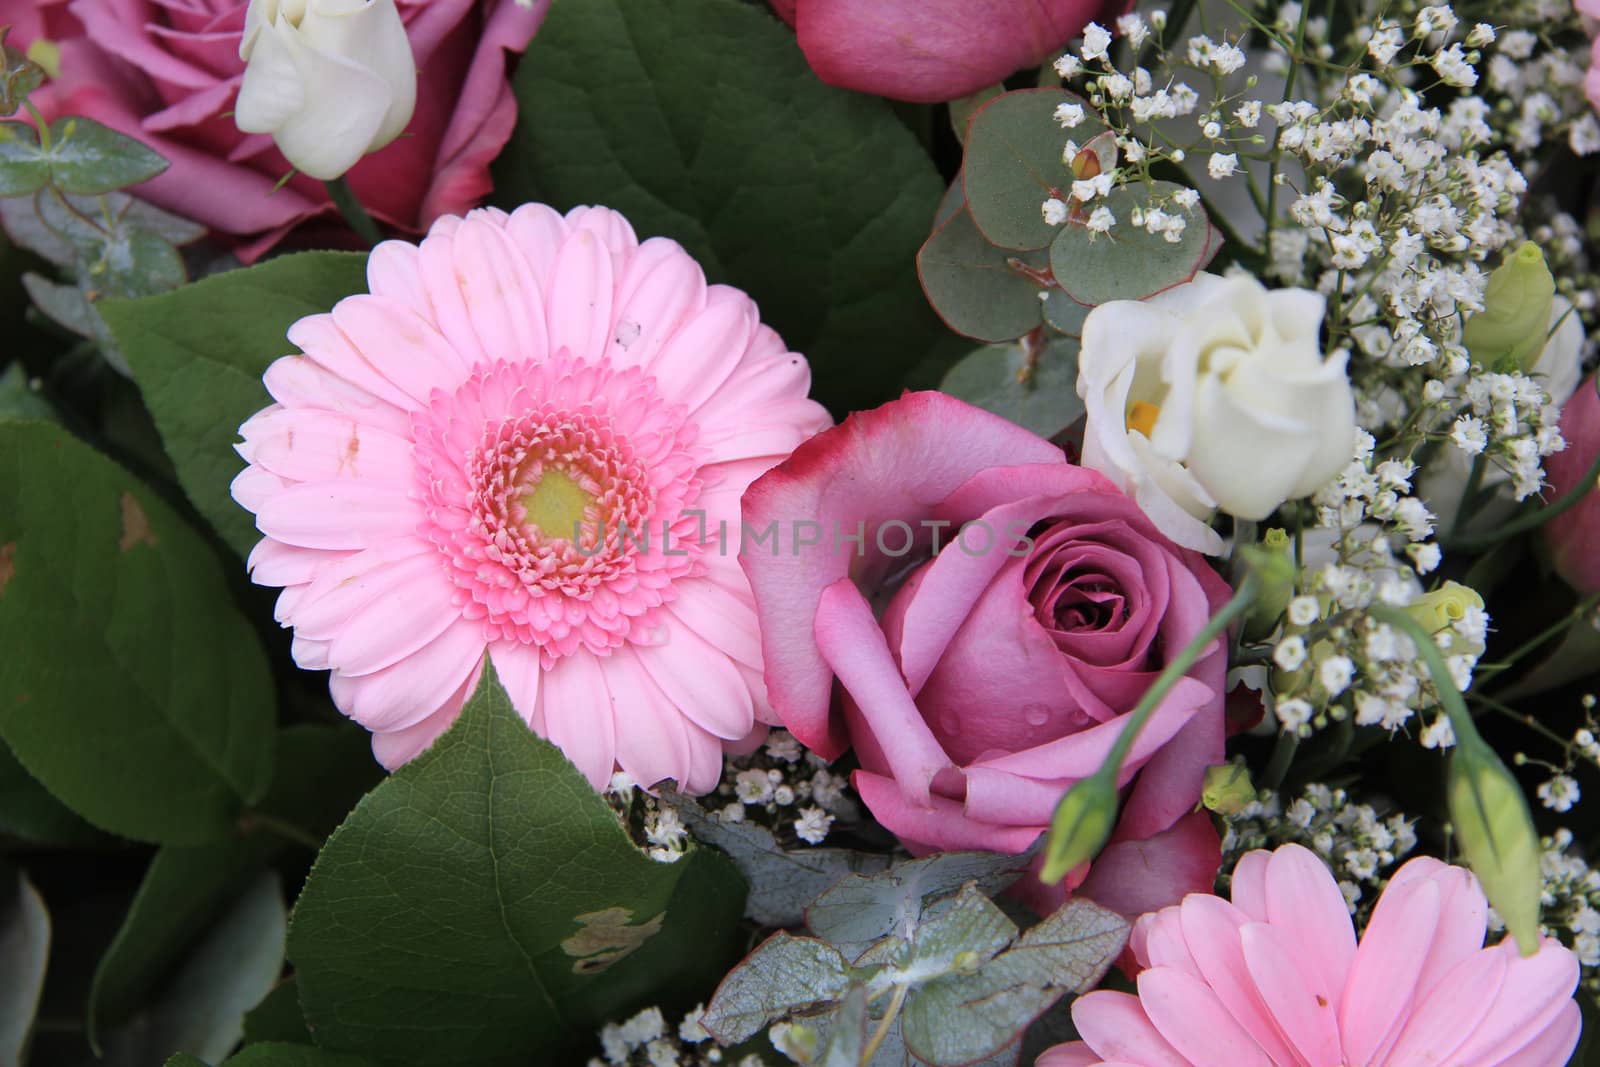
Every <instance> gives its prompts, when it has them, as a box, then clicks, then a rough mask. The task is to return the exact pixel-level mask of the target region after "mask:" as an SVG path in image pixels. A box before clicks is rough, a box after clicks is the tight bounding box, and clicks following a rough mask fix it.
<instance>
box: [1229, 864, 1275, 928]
mask: <svg viewBox="0 0 1600 1067" xmlns="http://www.w3.org/2000/svg"><path fill="white" fill-rule="evenodd" d="M1271 858H1272V853H1270V852H1267V851H1266V850H1264V849H1255V850H1253V851H1251V852H1246V853H1245V854H1244V855H1243V856H1240V857H1239V862H1238V863H1236V864H1234V867H1233V883H1232V891H1231V892H1230V893H1229V897H1230V899H1231V900H1232V901H1233V906H1234V907H1236V908H1238V909H1239V910H1240V911H1242V912H1244V913H1245V914H1246V915H1248V916H1249V917H1250V919H1251V921H1253V922H1258V923H1264V922H1266V921H1267V861H1268V860H1270V859H1271Z"/></svg>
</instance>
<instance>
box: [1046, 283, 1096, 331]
mask: <svg viewBox="0 0 1600 1067" xmlns="http://www.w3.org/2000/svg"><path fill="white" fill-rule="evenodd" d="M1093 310H1094V308H1092V307H1090V306H1089V305H1088V304H1080V303H1078V302H1077V301H1076V300H1074V299H1072V297H1070V296H1068V295H1067V294H1066V293H1063V292H1062V291H1061V290H1060V289H1051V290H1049V295H1048V296H1047V297H1046V298H1045V301H1044V321H1045V324H1046V325H1047V326H1049V327H1050V328H1051V329H1052V330H1055V331H1056V332H1058V333H1062V334H1065V335H1066V336H1068V337H1072V338H1078V337H1082V336H1083V320H1084V319H1087V318H1088V317H1089V312H1091V311H1093Z"/></svg>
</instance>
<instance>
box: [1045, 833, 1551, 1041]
mask: <svg viewBox="0 0 1600 1067" xmlns="http://www.w3.org/2000/svg"><path fill="white" fill-rule="evenodd" d="M1487 915H1488V904H1487V903H1486V902H1485V900H1484V896H1483V890H1482V889H1480V888H1479V886H1478V881H1477V879H1476V878H1474V877H1473V876H1472V874H1471V872H1469V871H1467V870H1465V869H1463V868H1461V867H1451V866H1449V865H1448V864H1445V863H1441V862H1439V861H1438V860H1436V859H1433V858H1432V857H1421V858H1418V859H1414V860H1412V861H1410V862H1409V863H1407V864H1406V865H1405V866H1404V867H1401V868H1400V870H1399V871H1397V872H1396V873H1395V876H1394V877H1393V878H1392V879H1391V880H1390V881H1389V884H1388V886H1387V887H1386V888H1385V889H1384V891H1383V895H1382V896H1380V897H1379V898H1378V903H1377V906H1376V907H1375V908H1374V909H1373V912H1372V918H1371V920H1370V921H1369V922H1368V924H1367V929H1366V932H1365V933H1364V934H1363V935H1362V937H1361V940H1360V943H1359V944H1358V943H1357V941H1356V934H1355V928H1354V927H1353V926H1352V925H1351V922H1350V914H1349V912H1348V910H1347V909H1346V907H1345V902H1344V897H1343V896H1342V895H1341V894H1340V892H1339V886H1338V883H1337V882H1335V881H1334V878H1333V875H1332V874H1331V873H1330V872H1329V870H1328V868H1327V867H1326V866H1324V865H1323V863H1322V861H1321V860H1319V859H1318V858H1317V857H1316V856H1315V854H1313V853H1312V852H1310V851H1309V850H1307V849H1305V848H1302V847H1300V846H1299V845H1284V846H1283V847H1281V848H1279V849H1277V850H1276V851H1274V852H1270V853H1269V852H1250V853H1247V854H1246V855H1244V856H1243V857H1241V858H1240V860H1239V863H1238V865H1237V867H1236V868H1235V869H1234V872H1233V901H1232V903H1229V902H1228V901H1226V900H1223V899H1221V898H1220V897H1214V896H1211V895H1209V894H1201V893H1192V894H1190V895H1189V896H1187V897H1185V898H1184V901H1183V903H1182V904H1179V905H1175V906H1173V907H1169V908H1163V909H1161V910H1160V911H1157V912H1152V913H1151V914H1149V915H1146V916H1144V917H1143V918H1142V919H1140V920H1139V922H1138V924H1137V925H1135V927H1134V929H1133V934H1132V936H1131V938H1130V939H1129V947H1130V948H1131V949H1132V950H1133V953H1134V955H1135V956H1136V957H1137V959H1138V962H1139V964H1140V966H1141V967H1143V968H1144V970H1142V971H1141V972H1140V973H1139V977H1138V995H1137V996H1133V995H1130V994H1128V993H1117V992H1113V991H1110V990H1100V991H1097V992H1094V993H1089V994H1087V995H1085V996H1082V997H1079V998H1078V999H1077V1000H1076V1001H1075V1002H1074V1003H1073V1005H1072V1021H1073V1023H1074V1024H1075V1025H1076V1027H1077V1029H1078V1033H1079V1034H1081V1035H1082V1036H1083V1040H1082V1041H1077V1042H1073V1043H1072V1044H1069V1045H1058V1046H1056V1047H1055V1048H1053V1049H1051V1050H1050V1051H1048V1052H1046V1053H1045V1054H1044V1055H1042V1056H1040V1057H1039V1067H1096V1065H1098V1067H1189V1065H1195V1067H1301V1065H1304V1067H1425V1065H1432V1064H1438V1065H1440V1067H1444V1065H1450V1067H1495V1065H1500V1064H1505V1065H1508V1067H1509V1065H1516V1067H1561V1065H1562V1064H1565V1063H1566V1062H1567V1057H1568V1056H1570V1055H1571V1054H1572V1050H1573V1048H1574V1046H1576V1045H1577V1042H1578V1029H1579V1010H1578V1005H1577V1002H1576V1001H1574V1000H1573V999H1572V992H1573V990H1574V989H1575V988H1576V987H1577V984H1578V960H1577V957H1576V956H1574V955H1573V954H1572V952H1571V951H1569V950H1568V949H1566V948H1565V947H1563V946H1562V945H1561V944H1560V942H1557V941H1555V940H1552V939H1550V938H1545V939H1543V941H1542V942H1541V943H1540V947H1539V951H1538V952H1536V953H1535V954H1534V955H1532V956H1528V957H1522V956H1519V955H1518V954H1517V951H1516V945H1515V943H1513V942H1512V941H1511V940H1510V939H1509V938H1508V939H1506V940H1505V941H1503V942H1501V943H1500V944H1498V945H1495V946H1493V947H1490V948H1485V947H1484V945H1483V940H1484V930H1485V925H1486V919H1487Z"/></svg>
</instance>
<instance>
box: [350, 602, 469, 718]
mask: <svg viewBox="0 0 1600 1067" xmlns="http://www.w3.org/2000/svg"><path fill="white" fill-rule="evenodd" d="M483 653H484V640H483V629H482V627H480V626H479V625H477V624H476V623H471V622H466V621H460V622H456V623H453V624H451V626H450V627H448V628H447V629H446V630H445V631H444V632H443V633H442V634H440V635H439V636H438V637H436V638H434V639H433V640H432V641H431V642H430V643H428V644H427V645H425V646H423V647H422V648H421V649H419V650H417V651H416V652H414V653H412V654H411V655H409V656H407V657H406V658H405V659H402V660H401V661H400V662H398V663H396V664H395V665H394V666H392V667H385V668H384V669H383V670H381V671H374V672H373V673H371V674H364V675H361V676H360V677H359V678H356V677H351V676H349V675H345V674H339V673H337V672H335V673H334V674H333V676H332V677H331V678H329V680H328V686H329V689H330V690H331V692H332V693H333V702H334V703H335V704H337V705H338V706H339V710H340V711H342V712H344V713H345V714H346V715H348V716H350V717H351V718H352V719H354V720H355V721H356V722H359V723H360V724H361V725H362V726H365V727H366V728H367V729H369V730H371V731H373V732H374V733H389V732H392V731H395V730H403V729H405V728H406V727H408V726H415V725H416V724H417V723H419V722H421V721H422V720H423V719H426V718H427V717H428V716H430V715H433V714H434V713H435V712H437V711H439V709H440V708H442V707H444V706H445V705H446V704H447V703H448V702H449V700H450V697H451V694H452V693H454V692H455V691H456V690H457V689H459V688H461V686H462V685H463V684H465V682H466V680H467V678H468V676H470V675H471V674H472V673H473V672H474V671H476V670H478V668H479V667H480V666H481V665H482V663H483Z"/></svg>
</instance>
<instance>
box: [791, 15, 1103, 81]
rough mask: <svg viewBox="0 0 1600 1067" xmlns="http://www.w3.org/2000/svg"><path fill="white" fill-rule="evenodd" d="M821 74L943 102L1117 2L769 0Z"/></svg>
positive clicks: (1037, 59)
mask: <svg viewBox="0 0 1600 1067" xmlns="http://www.w3.org/2000/svg"><path fill="white" fill-rule="evenodd" d="M771 3H772V7H773V10H774V11H776V12H777V13H778V15H779V17H780V18H782V19H783V21H785V22H787V23H788V24H789V25H791V26H793V27H794V29H795V35H796V36H797V37H798V39H799V41H800V49H801V51H803V52H805V54H806V61H807V62H809V63H810V64H811V69H812V70H814V71H816V72H817V77H819V78H821V79H822V80H823V81H825V82H827V83H828V84H829V85H837V86H839V87H840V88H842V89H855V90H858V91H859V92H863V93H875V94H877V95H878V96H889V97H893V98H894V99H896V100H913V101H917V102H919V103H937V102H938V101H941V100H954V99H955V98H956V97H958V96H966V95H967V94H968V93H974V92H977V91H978V90H979V89H982V88H984V87H985V86H988V85H994V84H996V83H997V82H1000V81H1002V80H1004V79H1005V78H1006V77H1008V76H1009V75H1011V74H1014V73H1016V72H1017V71H1018V70H1021V69H1022V68H1023V67H1037V66H1038V65H1039V64H1041V63H1043V62H1044V61H1045V60H1046V59H1047V58H1049V56H1050V55H1051V53H1053V52H1055V51H1056V50H1057V49H1058V48H1060V47H1061V46H1062V45H1064V44H1066V43H1067V41H1069V40H1071V39H1072V38H1073V37H1074V36H1076V35H1077V34H1078V33H1080V32H1082V30H1083V28H1084V27H1085V26H1087V25H1088V24H1089V23H1090V22H1093V21H1096V20H1098V21H1099V22H1101V23H1102V24H1104V25H1106V26H1109V25H1111V22H1112V20H1114V19H1115V18H1116V17H1117V16H1118V15H1120V14H1122V13H1123V12H1125V11H1127V10H1128V6H1129V5H1128V4H1127V3H1121V2H1116V0H1111V2H1107V0H771Z"/></svg>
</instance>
